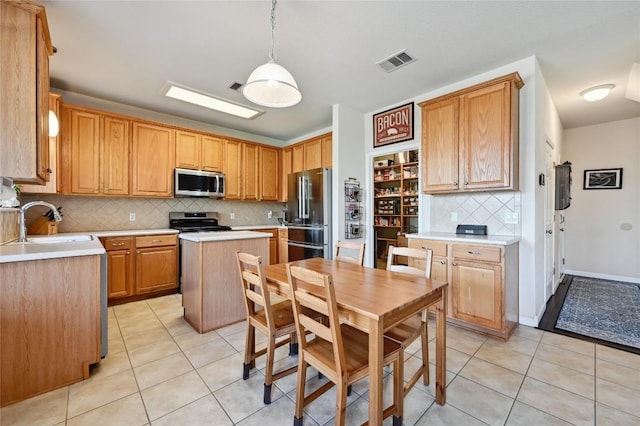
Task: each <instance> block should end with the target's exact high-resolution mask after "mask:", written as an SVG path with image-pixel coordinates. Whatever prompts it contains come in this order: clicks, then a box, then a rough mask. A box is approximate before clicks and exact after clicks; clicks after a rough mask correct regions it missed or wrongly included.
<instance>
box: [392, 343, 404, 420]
mask: <svg viewBox="0 0 640 426" xmlns="http://www.w3.org/2000/svg"><path fill="white" fill-rule="evenodd" d="M401 351H402V352H401V353H400V355H399V356H398V359H397V360H396V361H394V363H393V405H395V406H396V413H395V414H394V415H393V426H402V416H403V415H404V350H401Z"/></svg>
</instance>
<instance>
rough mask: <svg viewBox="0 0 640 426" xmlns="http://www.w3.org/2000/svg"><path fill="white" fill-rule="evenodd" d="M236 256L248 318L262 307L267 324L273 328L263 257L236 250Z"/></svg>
mask: <svg viewBox="0 0 640 426" xmlns="http://www.w3.org/2000/svg"><path fill="white" fill-rule="evenodd" d="M236 258H237V260H238V262H237V263H238V273H239V276H240V284H241V285H242V294H243V295H244V306H245V308H246V312H247V318H252V317H253V316H254V315H255V313H256V311H258V310H259V308H262V309H264V310H265V317H266V320H267V325H268V327H269V328H272V326H273V324H272V318H273V314H272V310H271V298H270V293H269V288H268V287H267V281H266V279H265V278H264V272H263V266H262V258H261V257H260V256H254V255H252V254H249V253H241V252H239V251H237V252H236ZM256 305H257V306H256Z"/></svg>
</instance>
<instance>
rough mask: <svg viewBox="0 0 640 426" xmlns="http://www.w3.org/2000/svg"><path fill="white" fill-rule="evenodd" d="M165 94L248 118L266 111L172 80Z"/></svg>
mask: <svg viewBox="0 0 640 426" xmlns="http://www.w3.org/2000/svg"><path fill="white" fill-rule="evenodd" d="M164 95H165V96H167V97H169V98H173V99H178V100H180V101H183V102H189V103H191V104H194V105H198V106H201V107H205V108H209V109H212V110H214V111H219V112H224V113H226V114H231V115H235V116H236V117H241V118H246V119H248V120H249V119H252V118H255V117H257V116H259V115H260V114H262V113H263V112H264V111H262V110H259V109H253V108H250V107H246V106H243V105H239V104H236V103H233V102H231V101H228V100H226V99H222V98H218V97H216V96H213V95H209V94H206V93H202V92H198V91H196V90H193V89H187V88H185V87H180V86H178V85H176V84H174V83H171V82H169V83H167V85H166V86H165V90H164Z"/></svg>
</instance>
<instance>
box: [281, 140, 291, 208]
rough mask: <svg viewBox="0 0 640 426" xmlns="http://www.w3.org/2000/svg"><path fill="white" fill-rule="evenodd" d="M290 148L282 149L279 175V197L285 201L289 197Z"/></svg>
mask: <svg viewBox="0 0 640 426" xmlns="http://www.w3.org/2000/svg"><path fill="white" fill-rule="evenodd" d="M291 154H292V150H291V148H287V149H284V150H282V168H281V169H282V173H281V175H280V199H279V200H278V201H282V202H285V203H286V202H287V200H288V199H289V183H288V182H289V173H291Z"/></svg>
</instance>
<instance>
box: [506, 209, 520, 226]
mask: <svg viewBox="0 0 640 426" xmlns="http://www.w3.org/2000/svg"><path fill="white" fill-rule="evenodd" d="M504 223H506V224H512V225H515V224H517V223H518V213H511V212H505V214H504Z"/></svg>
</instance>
